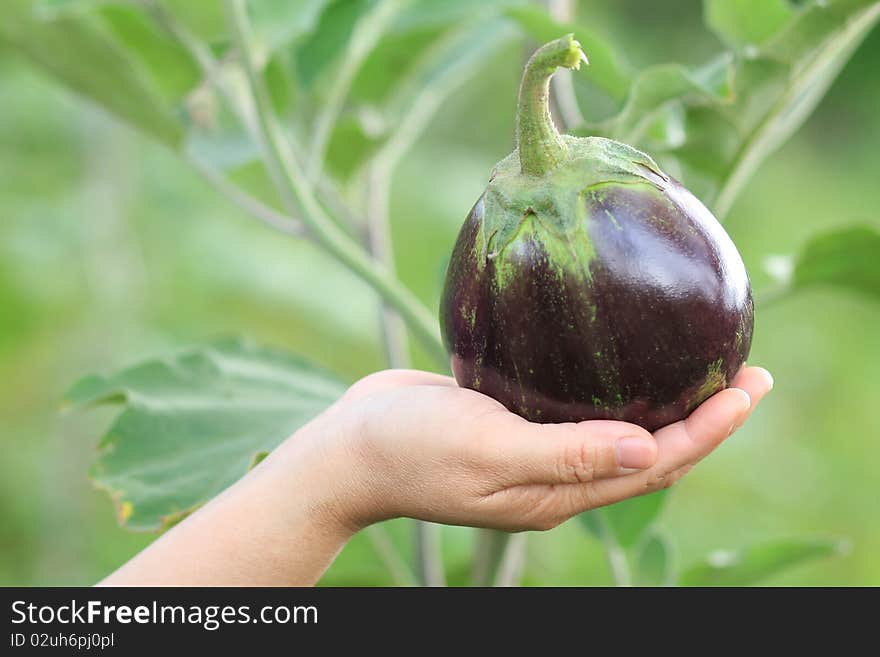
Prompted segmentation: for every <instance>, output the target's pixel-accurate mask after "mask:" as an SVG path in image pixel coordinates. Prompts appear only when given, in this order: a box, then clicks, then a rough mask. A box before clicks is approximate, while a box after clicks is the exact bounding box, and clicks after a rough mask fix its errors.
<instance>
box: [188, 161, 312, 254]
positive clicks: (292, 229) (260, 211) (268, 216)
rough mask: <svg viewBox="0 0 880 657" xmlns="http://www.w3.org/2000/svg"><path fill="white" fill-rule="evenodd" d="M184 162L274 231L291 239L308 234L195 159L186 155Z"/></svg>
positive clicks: (302, 227)
mask: <svg viewBox="0 0 880 657" xmlns="http://www.w3.org/2000/svg"><path fill="white" fill-rule="evenodd" d="M186 160H187V162H188V163H189V164H190V166H191V167H192V168H193V169H195V170H196V171H198V172H199V173H200V174H201V175H202V177H203V178H204V179H205V180H207V181H208V183H210V185H211V186H212V187H213V188H214V189H215V190H217V191H218V192H219V193H220V194H222V195H223V196H225V197H226V198H228V199H229V200H230V201H232V202H233V203H235V205H237V206H238V207H240V208H241V209H242V210H244V211H245V212H247V213H248V214H250V215H252V216H253V217H255V218H257V219H259V220H260V221H262V222H263V223H264V224H266V225H267V226H269V227H270V228H274V229H275V230H277V231H279V232H282V233H284V234H285V235H290V236H292V237H304V236H306V235H307V234H308V232H307V231H306V227H305V226H303V225H302V223H301V222H299V221H297V220H296V219H291V218H290V217H288V216H286V215H284V214H282V213H280V212H277V211H276V210H274V209H273V208H270V207H269V206H268V205H266V204H264V203H263V202H262V201H260V200H258V199H256V198H254V197H253V196H251V195H250V194H248V193H247V192H245V191H243V190H242V189H241V188H240V187H238V186H237V185H235V184H233V183H231V182H229V180H228V179H227V178H226V177H225V176H224V175H223V174H221V173H220V172H218V171H217V170H216V169H214V168H213V167H211V166H209V165H207V164H205V163H204V162H202V161H201V160H199V159H198V158H197V157H195V156H193V155H186Z"/></svg>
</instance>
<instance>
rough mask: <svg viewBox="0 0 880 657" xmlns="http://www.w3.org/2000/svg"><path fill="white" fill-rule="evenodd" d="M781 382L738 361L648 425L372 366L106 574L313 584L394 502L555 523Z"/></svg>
mask: <svg viewBox="0 0 880 657" xmlns="http://www.w3.org/2000/svg"><path fill="white" fill-rule="evenodd" d="M772 385H773V382H772V379H771V378H770V375H769V374H768V373H767V372H766V371H764V370H762V369H760V368H756V367H750V368H745V369H743V370H742V371H741V372H740V374H739V376H738V377H737V378H736V380H735V381H734V387H732V388H729V389H727V390H724V391H722V392H719V393H718V394H717V395H715V396H714V397H712V398H710V399H709V400H707V401H706V402H704V403H703V404H702V405H701V406H700V407H699V408H698V409H696V410H695V411H694V412H693V413H692V414H691V415H690V417H688V418H687V419H686V420H683V421H681V422H676V423H675V424H672V425H669V426H667V427H664V428H663V429H660V430H659V431H656V432H655V433H654V435H653V436H651V434H649V433H648V432H647V431H645V430H644V429H642V428H641V427H638V426H636V425H633V424H627V423H625V422H610V421H590V422H580V423H577V424H574V423H569V424H533V423H531V422H528V421H526V420H524V419H523V418H521V417H519V416H518V415H514V414H513V413H510V412H509V411H507V410H506V409H505V408H504V407H503V406H502V405H501V404H499V403H498V402H496V401H495V400H493V399H491V398H489V397H486V396H485V395H482V394H480V393H478V392H474V391H473V390H466V389H463V388H459V387H458V386H456V384H455V382H454V381H453V380H452V379H450V378H449V377H444V376H439V375H436V374H428V373H426V372H417V371H412V370H396V371H386V372H379V373H377V374H372V375H370V376H368V377H366V378H364V379H361V380H360V381H359V382H357V383H356V384H354V385H353V386H352V387H351V388H350V389H349V390H348V392H347V393H346V394H345V395H344V396H343V398H342V399H340V400H339V401H338V402H337V403H336V404H334V405H333V406H332V407H331V408H329V409H328V410H327V411H325V412H324V413H322V414H321V415H320V416H318V417H317V418H315V419H314V420H313V421H312V422H310V423H309V424H308V425H306V426H304V427H302V428H301V429H300V430H299V431H297V432H296V433H295V434H294V435H293V436H291V437H290V438H289V439H288V440H286V441H285V442H284V443H282V444H281V445H280V446H279V447H278V448H277V449H276V450H275V451H274V452H272V453H271V454H270V455H269V456H268V457H267V458H266V459H265V460H264V461H262V462H261V463H260V464H259V466H257V467H255V468H254V469H252V470H251V471H250V472H249V473H248V474H247V475H246V476H245V477H243V478H242V479H241V480H239V481H238V482H237V483H236V484H234V485H233V486H231V487H230V488H228V489H227V490H226V491H224V492H223V493H221V494H220V495H218V496H217V497H215V498H214V499H213V500H211V501H210V502H209V503H207V504H206V505H205V506H203V507H202V508H200V509H199V510H198V511H196V512H195V513H194V514H192V515H191V516H190V517H188V518H186V519H185V520H183V521H182V522H181V523H180V524H179V525H176V526H175V527H174V528H173V529H171V530H170V531H168V532H167V533H166V534H165V535H163V536H162V537H161V538H160V539H158V540H157V541H155V542H154V543H153V544H151V545H150V546H149V547H148V548H147V549H145V550H144V551H143V552H141V553H140V554H139V555H137V556H136V557H134V558H133V559H131V560H130V561H129V562H127V563H126V564H124V565H123V566H122V567H121V568H120V569H119V570H117V571H116V572H115V573H113V574H111V575H110V576H109V577H107V578H106V579H105V580H104V581H103V582H102V583H103V584H106V585H151V586H155V585H164V584H175V585H178V586H180V585H205V584H212V585H216V584H227V585H231V584H234V585H239V584H249V585H259V584H266V585H278V584H296V585H304V584H314V582H315V581H317V579H318V578H319V577H320V576H321V574H322V573H323V572H324V571H325V570H326V568H327V567H328V566H329V565H330V563H331V562H332V560H333V559H334V558H335V556H336V554H338V552H339V550H341V549H342V547H343V546H344V545H345V543H346V542H347V541H348V540H349V539H350V538H351V536H352V534H353V533H354V532H356V531H358V530H359V529H362V528H363V527H365V526H367V525H369V524H371V523H373V522H377V521H380V520H385V519H387V518H394V517H399V516H407V517H412V518H420V519H423V520H430V521H434V522H441V523H447V524H459V525H472V526H477V527H492V528H496V529H504V530H508V531H519V530H526V529H539V530H540V529H550V528H551V527H555V526H556V525H558V524H559V523H561V522H563V521H564V520H566V519H568V518H570V517H571V516H573V515H575V514H578V513H581V512H582V511H586V510H587V509H593V508H596V507H599V506H603V505H606V504H613V503H614V502H619V501H620V500H623V499H626V498H628V497H634V496H636V495H643V494H645V493H650V492H652V491H655V490H658V489H660V488H665V487H667V486H670V485H672V484H673V483H675V482H676V481H677V480H678V479H680V478H681V477H682V476H684V474H685V473H686V472H687V471H688V470H689V469H690V468H691V467H692V466H693V465H694V464H695V463H697V462H698V461H700V460H701V459H703V458H704V457H705V456H706V455H708V454H709V453H710V452H711V451H712V450H713V449H715V448H716V447H717V446H718V445H719V444H720V443H721V442H722V441H723V440H724V439H725V438H726V437H727V436H728V435H730V434H731V433H733V431H734V430H735V429H736V428H737V427H738V426H739V425H740V424H742V423H743V422H744V421H745V419H746V418H747V417H748V415H749V413H750V412H751V411H752V410H753V409H754V408H755V406H756V404H757V403H758V401H760V399H761V398H762V397H763V396H764V395H765V394H766V393H767V391H769V390H770V388H771V387H772Z"/></svg>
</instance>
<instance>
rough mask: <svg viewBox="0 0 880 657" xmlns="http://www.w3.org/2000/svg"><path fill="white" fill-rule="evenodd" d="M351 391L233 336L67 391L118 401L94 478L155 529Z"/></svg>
mask: <svg viewBox="0 0 880 657" xmlns="http://www.w3.org/2000/svg"><path fill="white" fill-rule="evenodd" d="M344 391H345V385H344V384H343V383H342V382H340V381H339V380H338V379H337V378H336V377H334V376H332V375H330V374H328V373H326V372H324V371H323V370H321V369H319V368H318V367H316V366H314V365H311V364H309V363H307V362H305V361H303V360H301V359H299V358H295V357H293V356H289V355H287V354H284V353H281V352H278V351H274V350H270V349H265V348H258V347H255V346H252V345H250V344H247V343H244V342H241V341H226V342H221V343H217V344H214V345H210V346H204V347H194V348H191V349H187V350H185V351H182V352H180V353H178V354H176V355H174V356H171V357H168V358H161V359H154V360H148V361H146V362H143V363H141V364H139V365H136V366H134V367H130V368H128V369H125V370H123V371H121V372H119V373H117V374H114V375H112V376H108V377H103V376H89V377H86V378H84V379H82V380H81V381H80V382H78V383H77V384H76V385H75V386H74V387H73V388H72V389H71V390H70V392H69V393H68V394H67V398H66V400H67V402H68V403H70V404H73V405H76V406H83V405H107V404H109V405H115V406H120V407H121V409H122V411H121V413H120V414H119V416H118V417H117V418H116V420H115V422H114V423H113V425H112V426H111V427H110V429H109V430H108V431H107V433H106V434H105V435H104V436H103V438H102V439H101V441H100V444H99V449H100V454H99V457H98V460H97V461H96V463H95V464H94V466H93V467H92V470H91V477H92V478H93V480H94V481H95V483H96V484H97V485H98V486H99V487H100V488H102V489H104V490H106V491H107V492H108V493H109V494H110V496H111V498H112V499H113V502H114V505H115V506H116V509H117V514H118V517H119V521H120V523H121V524H123V525H124V526H126V527H127V528H129V529H132V530H142V531H143V530H149V531H155V530H159V529H162V528H164V527H167V526H169V525H170V524H173V523H174V522H176V521H178V520H179V519H180V518H181V517H182V516H184V515H186V514H187V513H189V512H191V511H192V510H193V509H195V508H196V507H198V506H200V505H201V504H203V503H205V502H206V501H207V500H209V499H211V498H212V497H213V496H215V495H217V494H218V493H219V492H220V491H222V490H224V489H225V488H227V487H228V486H229V485H231V484H232V483H233V482H235V481H236V480H237V479H239V478H240V477H241V476H242V475H243V474H245V472H247V471H248V469H250V468H251V467H253V466H254V465H255V464H256V463H258V462H259V460H261V459H262V457H263V456H264V455H265V453H266V452H269V451H271V450H272V449H273V448H274V447H276V446H277V445H278V444H279V443H280V442H281V441H283V440H284V439H285V438H287V437H288V436H289V435H291V434H292V433H293V432H294V431H295V430H296V429H297V428H299V427H301V426H302V425H303V424H305V423H306V422H308V421H309V420H311V419H312V418H313V417H315V416H316V415H318V414H319V413H321V412H322V411H323V410H324V409H325V408H327V407H328V406H330V405H331V404H332V403H333V402H334V401H335V400H336V399H338V398H339V396H340V395H341V394H342V393H343V392H344Z"/></svg>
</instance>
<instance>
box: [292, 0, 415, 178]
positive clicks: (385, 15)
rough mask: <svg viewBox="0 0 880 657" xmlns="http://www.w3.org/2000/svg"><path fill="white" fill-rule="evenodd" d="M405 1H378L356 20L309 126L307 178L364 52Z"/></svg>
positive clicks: (320, 160)
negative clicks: (333, 75)
mask: <svg viewBox="0 0 880 657" xmlns="http://www.w3.org/2000/svg"><path fill="white" fill-rule="evenodd" d="M405 4H406V0H380V1H379V2H377V3H376V4H375V5H374V6H373V7H372V9H370V10H369V11H368V12H367V13H366V14H365V15H364V16H363V17H362V18H361V19H360V20H358V22H357V25H356V26H355V28H354V32H353V33H352V35H351V38H350V39H349V40H348V48H347V49H346V52H345V54H344V55H343V56H342V63H341V64H340V66H339V71H338V73H337V74H336V77H335V78H334V79H333V82H332V84H331V86H330V91H329V93H328V94H327V97H326V100H325V101H324V103H323V107H322V108H321V111H320V112H319V113H318V117H317V119H316V121H315V125H314V127H313V129H312V143H311V149H310V153H309V165H308V174H309V180H315V178H316V177H317V176H318V174H319V173H320V170H321V167H322V165H323V164H324V157H325V154H326V151H327V142H328V141H329V139H330V134H331V131H332V129H333V126H334V125H335V124H336V119H338V118H339V113H340V112H341V111H342V107H343V105H344V104H345V99H346V97H347V96H348V91H349V89H350V88H351V83H352V82H353V81H354V78H355V75H357V72H358V71H359V70H360V68H361V65H362V64H363V63H364V60H365V59H366V58H367V55H369V54H370V53H371V52H372V51H373V48H374V47H375V46H376V44H377V43H378V42H379V39H380V38H381V37H382V35H383V34H384V33H385V29H386V28H387V26H388V25H389V24H390V23H391V21H392V20H393V19H394V17H395V16H396V15H397V13H398V12H399V11H400V9H401V8H402V7H403V6H404V5H405Z"/></svg>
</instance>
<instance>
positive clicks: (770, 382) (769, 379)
mask: <svg viewBox="0 0 880 657" xmlns="http://www.w3.org/2000/svg"><path fill="white" fill-rule="evenodd" d="M761 374H763V375H764V378H765V379H767V390H768V391H770V390H773V375H772V374H770V372H768V371H767V370H765V369H764V368H763V367H762V368H761Z"/></svg>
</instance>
